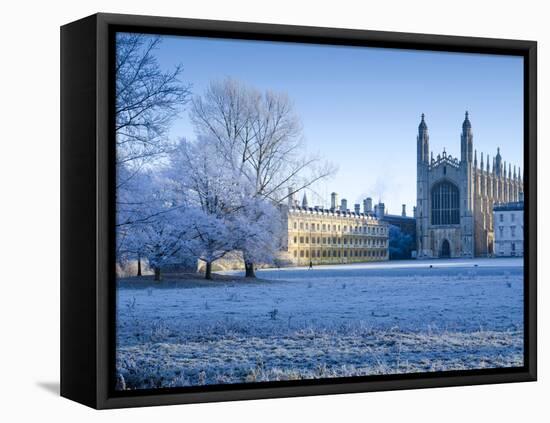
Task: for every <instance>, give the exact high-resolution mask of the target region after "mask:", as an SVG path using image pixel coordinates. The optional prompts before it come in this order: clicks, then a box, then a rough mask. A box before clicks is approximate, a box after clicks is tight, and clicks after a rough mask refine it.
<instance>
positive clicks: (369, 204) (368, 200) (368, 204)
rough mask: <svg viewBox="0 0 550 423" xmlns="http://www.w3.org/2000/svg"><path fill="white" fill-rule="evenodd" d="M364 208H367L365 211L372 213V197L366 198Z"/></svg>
mask: <svg viewBox="0 0 550 423" xmlns="http://www.w3.org/2000/svg"><path fill="white" fill-rule="evenodd" d="M363 208H364V209H365V213H372V198H370V197H367V198H365V201H363Z"/></svg>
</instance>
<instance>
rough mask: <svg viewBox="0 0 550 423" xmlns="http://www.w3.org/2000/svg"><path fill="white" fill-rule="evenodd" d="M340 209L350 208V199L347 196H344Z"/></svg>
mask: <svg viewBox="0 0 550 423" xmlns="http://www.w3.org/2000/svg"><path fill="white" fill-rule="evenodd" d="M340 210H342V211H347V210H348V200H346V199H345V198H342V201H341V202H340Z"/></svg>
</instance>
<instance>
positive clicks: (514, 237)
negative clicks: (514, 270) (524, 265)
mask: <svg viewBox="0 0 550 423" xmlns="http://www.w3.org/2000/svg"><path fill="white" fill-rule="evenodd" d="M493 216H494V217H493V221H494V222H495V223H494V224H495V256H497V257H522V256H523V201H516V202H511V203H498V204H495V205H494V207H493Z"/></svg>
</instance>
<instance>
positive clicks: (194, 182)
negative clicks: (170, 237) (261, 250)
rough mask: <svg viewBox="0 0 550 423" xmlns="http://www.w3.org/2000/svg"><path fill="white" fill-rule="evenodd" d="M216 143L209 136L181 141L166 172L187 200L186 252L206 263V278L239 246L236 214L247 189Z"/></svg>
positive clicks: (185, 223) (177, 193) (179, 194)
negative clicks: (218, 149) (213, 267)
mask: <svg viewBox="0 0 550 423" xmlns="http://www.w3.org/2000/svg"><path fill="white" fill-rule="evenodd" d="M215 144H216V143H215V141H212V140H211V139H207V138H200V139H199V141H198V142H189V141H187V140H185V139H183V140H181V141H180V143H179V144H178V146H177V148H176V149H175V150H174V152H173V154H172V155H171V164H170V168H169V170H168V171H167V172H166V174H167V176H168V178H169V180H170V181H171V182H170V184H171V189H172V190H173V192H174V193H175V195H176V196H179V197H183V198H186V202H187V204H186V211H185V222H182V226H181V227H182V228H185V239H184V241H183V242H182V248H183V251H186V252H187V253H188V254H190V255H192V256H194V257H197V258H198V259H199V260H201V261H203V262H204V263H205V267H206V272H205V278H206V279H211V278H212V264H213V263H214V262H215V261H216V260H219V259H221V258H222V257H224V256H225V255H226V254H228V253H229V252H231V251H234V250H235V249H236V248H237V247H238V242H237V239H238V238H237V236H236V235H238V234H237V231H236V230H235V229H236V225H235V223H236V215H237V213H238V212H239V210H241V209H242V203H241V198H242V196H243V193H244V192H245V191H246V189H245V187H243V185H242V183H241V182H242V177H241V175H239V174H238V173H237V172H235V170H234V169H233V168H232V167H231V166H230V165H229V164H228V162H227V158H226V157H225V156H223V155H220V154H217V150H216V147H215Z"/></svg>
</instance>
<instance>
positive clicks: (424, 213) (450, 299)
mask: <svg viewBox="0 0 550 423" xmlns="http://www.w3.org/2000/svg"><path fill="white" fill-rule="evenodd" d="M536 104H537V103H536V43H535V42H533V41H518V40H502V39H486V38H470V37H454V36H441V35H426V34H406V33H393V32H378V31H363V30H361V31H359V30H350V29H335V28H314V27H301V26H283V25H268V24H256V23H241V22H221V21H206V20H192V19H176V18H160V17H148V16H130V15H114V14H96V15H93V16H90V17H87V18H84V19H82V20H79V21H76V22H73V23H70V24H67V25H65V26H63V27H62V28H61V228H62V229H61V395H62V396H64V397H67V398H70V399H72V400H75V401H78V402H80V403H83V404H86V405H88V406H91V407H95V408H117V407H132V406H146V405H161V404H177V403H191V402H208V401H226V400H240V399H256V398H274V397H287V396H301V395H320V394H334V393H351V392H366V391H379V390H397V389H412V388H428V387H442V386H458V385H474V384H488V383H502V382H522V381H534V380H536V360H537V356H536V353H537V348H536V281H537V278H536V270H537V267H536V257H537V256H536V192H537V191H536V174H537V172H536V116H537V113H536ZM474 134H475V137H474Z"/></svg>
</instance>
